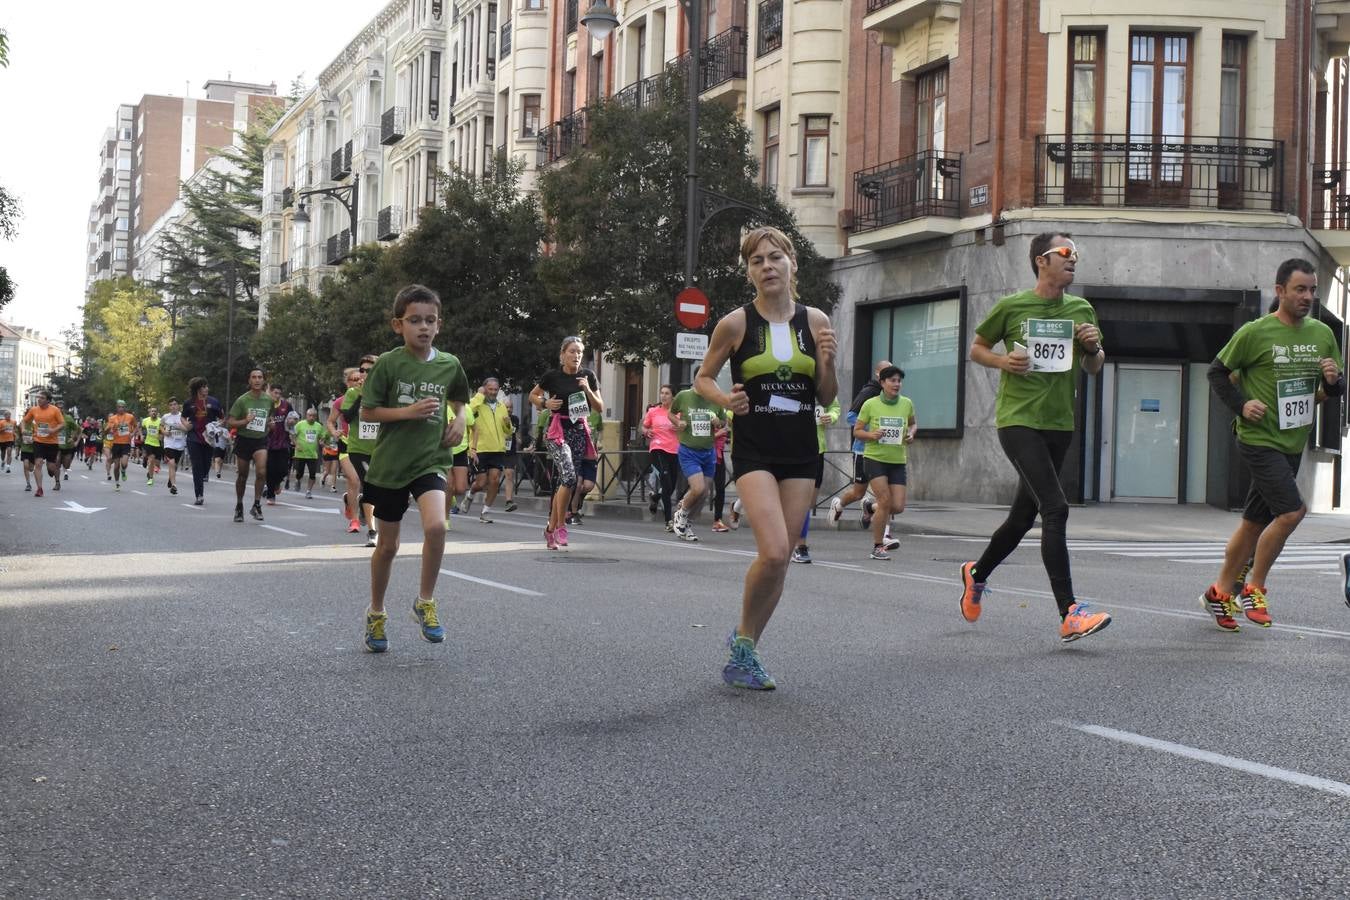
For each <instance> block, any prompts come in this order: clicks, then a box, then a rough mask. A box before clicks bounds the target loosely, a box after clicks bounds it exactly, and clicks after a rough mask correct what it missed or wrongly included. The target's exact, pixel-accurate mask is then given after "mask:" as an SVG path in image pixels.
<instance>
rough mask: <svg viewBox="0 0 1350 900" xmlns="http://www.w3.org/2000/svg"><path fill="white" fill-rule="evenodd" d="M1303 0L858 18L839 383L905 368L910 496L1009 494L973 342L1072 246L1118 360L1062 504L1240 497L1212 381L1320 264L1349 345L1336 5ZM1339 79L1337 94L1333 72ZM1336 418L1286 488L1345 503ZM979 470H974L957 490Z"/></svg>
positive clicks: (885, 5) (892, 3)
mask: <svg viewBox="0 0 1350 900" xmlns="http://www.w3.org/2000/svg"><path fill="white" fill-rule="evenodd" d="M1341 9H1342V5H1341V4H1335V3H1323V2H1311V0H1235V2H1231V3H1226V4H1222V5H1219V4H1204V5H1196V4H1192V5H1185V4H1175V3H1164V2H1160V0H1141V2H1136V3H1132V4H1126V5H1114V6H1112V5H1103V4H1100V3H1094V2H1091V0H1037V2H1030V3H1012V2H1009V0H962V2H953V0H865V2H859V3H857V4H855V5H854V6H853V8H852V13H851V21H850V25H849V29H850V31H849V45H850V47H851V48H852V51H851V53H850V58H849V78H848V82H847V85H848V86H847V104H848V108H847V119H848V123H849V127H848V133H847V139H846V148H847V149H846V157H847V173H848V184H847V187H848V191H847V195H848V203H847V206H846V208H845V209H844V211H843V214H842V222H843V224H845V225H846V226H848V227H847V247H848V251H849V252H848V255H847V256H846V257H845V258H843V259H841V260H839V261H838V262H837V264H836V271H837V275H838V279H839V281H840V283H841V285H842V286H843V289H844V294H843V302H842V304H841V307H840V309H839V311H838V313H837V316H836V328H837V329H838V330H839V332H840V335H841V345H842V347H843V348H845V350H844V354H845V358H844V359H843V360H842V362H843V369H844V371H843V372H842V376H843V378H842V382H843V384H844V385H846V386H852V387H856V386H858V385H860V384H861V383H862V382H863V381H864V380H865V379H866V377H867V371H868V369H869V367H870V365H871V362H872V361H873V360H875V359H879V358H882V357H887V358H890V359H892V360H894V361H896V362H897V363H898V364H899V365H901V366H902V367H904V368H905V370H906V372H907V378H906V381H905V390H906V393H907V394H908V395H910V396H912V397H913V399H914V401H915V406H916V415H917V418H918V420H919V421H920V422H921V423H922V426H921V427H922V429H923V432H924V436H925V437H924V441H923V443H922V445H921V447H920V449H919V450H918V451H917V452H916V453H915V454H914V457H913V459H912V462H911V488H910V489H911V493H912V495H913V496H915V497H916V498H920V499H922V498H934V497H941V498H944V499H953V500H955V499H960V500H968V501H977V502H1004V501H1007V500H1008V499H1009V498H1010V496H1011V493H1012V489H1013V487H1014V484H1015V478H1014V475H1013V472H1012V470H1011V468H1010V467H1009V466H1008V465H1007V463H1006V462H1005V460H1004V458H1003V454H1002V452H1001V451H1000V449H999V446H998V441H997V437H996V433H995V428H994V415H993V404H994V393H995V385H996V373H994V372H992V371H989V370H986V369H983V368H982V367H979V366H977V365H975V364H973V363H971V362H969V361H968V360H967V348H968V347H969V344H970V340H971V337H972V335H973V330H974V327H975V325H977V324H978V323H979V322H980V320H981V319H982V318H983V317H984V316H985V314H986V313H987V312H988V311H989V309H990V308H991V307H992V305H993V304H994V302H995V301H996V300H997V299H998V298H999V297H1000V296H1002V295H1004V294H1008V293H1011V292H1013V291H1016V290H1019V289H1022V288H1025V287H1028V286H1030V285H1031V284H1032V282H1033V280H1034V277H1033V275H1032V269H1031V263H1030V261H1029V258H1028V246H1029V243H1030V241H1031V239H1032V237H1033V236H1034V235H1035V234H1037V233H1039V232H1044V231H1066V232H1071V233H1072V234H1073V235H1074V237H1075V240H1076V241H1077V242H1078V245H1079V247H1080V251H1081V254H1082V257H1081V259H1080V262H1079V264H1078V267H1077V279H1076V283H1075V287H1074V288H1073V291H1074V293H1077V294H1081V295H1082V296H1085V297H1087V298H1088V299H1089V300H1090V301H1091V302H1092V303H1093V304H1094V306H1095V307H1096V310H1097V313H1098V316H1099V318H1100V320H1101V327H1102V331H1103V333H1104V336H1105V343H1106V346H1107V349H1108V352H1109V354H1110V357H1109V359H1110V361H1109V363H1108V365H1107V367H1106V368H1105V369H1104V370H1103V371H1102V372H1101V374H1100V375H1098V376H1086V375H1082V376H1081V381H1080V391H1079V401H1078V402H1079V409H1078V413H1079V420H1080V423H1081V428H1080V430H1079V432H1078V438H1077V440H1076V443H1075V445H1074V447H1073V449H1072V451H1071V453H1070V460H1069V462H1068V463H1067V465H1066V473H1065V477H1066V481H1067V487H1068V490H1069V494H1070V496H1071V498H1073V499H1075V500H1085V501H1111V500H1117V499H1119V500H1145V501H1157V502H1162V503H1183V502H1197V503H1200V502H1203V503H1210V504H1214V505H1218V506H1225V507H1226V506H1233V505H1235V504H1237V503H1239V502H1240V500H1241V496H1242V494H1243V492H1244V491H1245V477H1244V474H1243V473H1242V472H1241V471H1240V467H1239V465H1238V461H1237V459H1236V456H1235V453H1234V449H1233V444H1232V439H1231V434H1230V431H1229V424H1230V421H1231V416H1230V414H1229V413H1228V411H1227V410H1226V409H1224V408H1223V407H1221V406H1220V405H1219V404H1218V403H1217V402H1216V401H1214V400H1213V399H1212V398H1211V395H1210V391H1209V389H1208V385H1207V383H1206V380H1205V370H1206V368H1207V366H1208V364H1209V362H1210V361H1211V360H1212V359H1213V357H1214V355H1215V353H1216V352H1217V351H1218V350H1219V349H1220V348H1221V347H1222V346H1223V344H1224V343H1225V342H1226V341H1227V339H1228V338H1229V337H1230V336H1231V335H1232V333H1233V331H1234V330H1235V329H1236V328H1237V327H1238V326H1239V325H1241V324H1242V323H1243V322H1246V321H1248V320H1250V319H1251V318H1253V317H1255V316H1257V315H1258V314H1260V313H1261V312H1263V311H1264V309H1265V306H1266V305H1267V304H1268V303H1269V302H1270V301H1271V299H1272V298H1273V291H1272V283H1273V281H1274V273H1275V270H1276V267H1277V266H1278V265H1279V263H1280V262H1281V261H1282V260H1284V259H1287V258H1289V257H1294V256H1300V257H1305V258H1307V259H1309V260H1312V261H1313V262H1314V263H1315V264H1316V265H1317V266H1318V268H1319V270H1320V273H1321V274H1320V282H1321V285H1322V296H1323V298H1324V305H1323V306H1322V308H1321V310H1320V315H1321V317H1322V318H1323V320H1324V321H1326V322H1327V323H1328V324H1329V325H1331V327H1332V328H1333V330H1335V331H1336V333H1337V334H1338V335H1342V336H1344V334H1345V329H1344V326H1343V321H1344V319H1345V315H1346V309H1345V286H1344V283H1343V278H1342V270H1341V268H1340V266H1342V265H1345V264H1347V263H1350V241H1347V240H1346V236H1347V234H1348V233H1350V232H1347V226H1348V225H1350V223H1347V219H1346V216H1347V211H1348V210H1350V203H1348V202H1347V201H1346V200H1345V197H1346V196H1347V190H1346V168H1347V167H1346V162H1345V159H1346V134H1347V129H1346V84H1347V83H1346V66H1345V60H1344V59H1343V58H1340V57H1343V56H1344V54H1345V52H1346V43H1345V42H1346V35H1347V34H1350V29H1347V21H1346V20H1347V14H1345V13H1343V12H1341V11H1340V10H1341ZM1329 73H1330V75H1331V79H1330V80H1329V78H1328V75H1329ZM1344 415H1345V414H1344V408H1343V406H1341V407H1339V408H1337V409H1333V410H1329V411H1325V412H1323V413H1321V414H1320V415H1319V421H1318V427H1317V428H1316V429H1315V435H1314V440H1313V441H1312V446H1311V447H1310V448H1309V450H1308V457H1307V461H1306V463H1305V465H1304V468H1303V472H1302V475H1301V482H1302V486H1303V489H1304V491H1305V496H1307V497H1309V498H1310V505H1311V506H1312V508H1313V509H1315V510H1330V509H1337V508H1341V507H1342V506H1343V505H1344V503H1343V498H1342V495H1341V489H1340V481H1341V478H1340V475H1341V472H1340V469H1341V466H1340V456H1339V452H1338V451H1339V447H1340V444H1341V435H1342V434H1343V432H1344V425H1345V420H1344ZM972 472H985V473H990V474H989V477H980V478H972V477H971V474H970V473H972Z"/></svg>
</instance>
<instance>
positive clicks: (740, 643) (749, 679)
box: [722, 631, 778, 691]
mask: <svg viewBox="0 0 1350 900" xmlns="http://www.w3.org/2000/svg"><path fill="white" fill-rule="evenodd" d="M727 646H728V647H729V648H730V649H731V659H730V660H728V661H727V664H726V665H725V666H724V667H723V668H722V680H723V681H725V682H726V683H727V684H729V685H731V686H732V687H738V688H745V689H746V690H750V691H771V690H773V689H774V688H776V687H777V686H778V685H777V684H776V683H775V682H774V680H773V676H772V675H770V674H769V673H768V672H766V671H765V670H764V665H763V664H762V663H761V662H760V661H759V654H758V653H756V652H755V642H754V641H752V640H750V638H748V637H740V636H738V635H737V634H736V632H735V631H733V632H731V634H730V635H729V636H728V637H727Z"/></svg>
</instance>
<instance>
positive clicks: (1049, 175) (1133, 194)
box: [1035, 134, 1290, 213]
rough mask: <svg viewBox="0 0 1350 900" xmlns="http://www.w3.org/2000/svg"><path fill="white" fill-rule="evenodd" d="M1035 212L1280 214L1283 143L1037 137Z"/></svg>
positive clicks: (1195, 138) (1282, 209) (1105, 136)
mask: <svg viewBox="0 0 1350 900" xmlns="http://www.w3.org/2000/svg"><path fill="white" fill-rule="evenodd" d="M1035 176H1036V182H1035V183H1036V197H1035V205H1036V206H1089V207H1095V208H1103V207H1106V208H1120V207H1124V208H1136V209H1137V208H1155V209H1178V210H1206V211H1209V210H1232V211H1245V212H1265V213H1285V212H1289V211H1290V210H1287V209H1286V208H1285V197H1284V142H1283V141H1276V140H1267V139H1260V138H1230V137H1199V136H1192V137H1189V138H1182V139H1175V140H1173V139H1167V138H1153V137H1144V138H1132V137H1131V136H1130V135H1125V134H1081V135H1074V136H1072V137H1069V136H1066V135H1062V134H1042V135H1038V136H1037V137H1036V166H1035Z"/></svg>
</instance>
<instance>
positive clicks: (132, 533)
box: [0, 468, 1350, 898]
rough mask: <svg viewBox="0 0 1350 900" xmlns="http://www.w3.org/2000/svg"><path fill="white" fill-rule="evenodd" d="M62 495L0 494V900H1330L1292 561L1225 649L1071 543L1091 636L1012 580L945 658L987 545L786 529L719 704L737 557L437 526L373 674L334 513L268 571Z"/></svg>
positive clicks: (362, 573)
mask: <svg viewBox="0 0 1350 900" xmlns="http://www.w3.org/2000/svg"><path fill="white" fill-rule="evenodd" d="M81 473H83V474H81ZM89 474H91V473H87V472H85V471H84V470H83V469H82V468H81V469H77V470H76V474H75V475H74V476H73V480H72V481H70V482H68V483H67V484H66V489H65V490H63V491H62V492H61V493H60V494H53V493H51V492H50V490H49V492H48V495H47V496H46V497H44V498H42V499H35V498H33V497H32V496H31V495H29V494H25V493H23V491H22V481H21V478H20V476H19V475H18V474H17V473H16V474H14V475H9V476H5V475H0V567H3V570H4V571H3V573H2V574H0V679H2V681H0V684H3V690H0V725H2V726H3V727H0V808H2V809H3V815H2V816H0V893H2V894H3V895H4V896H5V897H24V898H27V897H59V898H85V897H89V898H95V897H136V898H150V897H175V898H177V897H276V896H286V897H439V896H446V897H479V896H483V897H512V898H520V897H616V896H623V897H745V896H767V897H807V896H824V897H844V896H848V897H857V896H861V897H899V896H905V897H910V896H913V897H1036V898H1042V897H1083V896H1093V897H1160V896H1175V897H1224V898H1231V897H1239V896H1269V897H1343V896H1346V895H1347V894H1350V862H1348V861H1347V860H1350V854H1347V852H1346V846H1347V843H1348V840H1347V839H1350V749H1348V748H1347V741H1346V735H1347V734H1350V711H1348V707H1347V696H1348V695H1350V689H1348V688H1347V684H1346V681H1347V666H1346V660H1347V655H1348V654H1350V610H1347V609H1346V607H1345V606H1344V604H1343V603H1342V601H1341V599H1340V597H1339V596H1338V594H1339V590H1340V588H1339V584H1338V580H1337V578H1336V576H1334V575H1330V574H1328V566H1327V564H1326V563H1325V561H1323V562H1322V563H1321V565H1320V567H1319V566H1312V567H1307V568H1303V567H1299V568H1290V569H1288V570H1284V571H1280V572H1279V573H1278V578H1272V585H1271V602H1272V612H1273V614H1274V616H1275V618H1276V622H1277V624H1276V626H1275V627H1274V628H1272V629H1269V630H1265V629H1260V628H1257V627H1255V626H1252V627H1244V628H1243V629H1242V631H1241V633H1239V634H1225V633H1221V632H1220V631H1218V630H1217V629H1216V628H1214V626H1213V625H1212V623H1211V620H1209V619H1208V618H1207V617H1206V616H1204V615H1203V614H1202V613H1201V611H1200V609H1199V606H1198V604H1197V602H1196V599H1195V598H1196V596H1197V595H1198V593H1199V591H1200V590H1201V589H1202V588H1203V586H1204V584H1205V583H1206V581H1207V579H1209V578H1211V577H1212V568H1211V567H1210V566H1209V565H1208V564H1205V563H1204V562H1203V561H1202V562H1199V563H1197V562H1194V561H1187V560H1184V559H1170V558H1168V554H1166V553H1161V552H1160V553H1158V555H1157V556H1156V557H1150V558H1143V559H1141V558H1138V557H1130V556H1125V555H1121V554H1120V553H1119V552H1116V551H1115V550H1113V549H1112V548H1110V547H1107V546H1106V545H1103V546H1102V548H1101V549H1097V548H1094V547H1093V546H1091V545H1081V544H1078V545H1075V548H1074V563H1075V576H1076V582H1077V585H1078V587H1079V590H1080V592H1081V594H1082V595H1083V596H1085V597H1087V598H1089V599H1092V600H1095V601H1097V602H1099V603H1100V604H1101V605H1102V606H1103V607H1105V608H1107V609H1109V610H1111V611H1112V612H1113V613H1114V614H1115V622H1114V623H1113V624H1112V626H1111V627H1110V628H1109V629H1107V630H1106V631H1104V632H1102V633H1101V634H1099V635H1096V636H1093V637H1091V638H1088V639H1085V640H1082V641H1079V642H1077V643H1076V644H1072V645H1062V644H1061V643H1060V642H1059V640H1058V637H1057V627H1058V621H1057V617H1056V616H1055V614H1054V605H1053V602H1052V600H1051V599H1050V596H1049V594H1048V591H1047V584H1046V579H1045V575H1044V572H1043V571H1042V569H1041V567H1040V559H1039V553H1038V551H1037V549H1036V548H1035V547H1034V546H1033V547H1028V548H1024V549H1021V550H1019V551H1018V552H1017V554H1015V555H1014V556H1013V557H1012V558H1011V559H1010V560H1009V562H1008V563H1007V564H1006V565H1005V566H1004V568H1002V569H1001V570H1000V571H999V572H998V573H997V575H996V578H995V579H994V580H993V583H992V588H993V593H992V595H991V596H990V597H989V599H988V600H987V603H986V611H985V614H984V616H983V618H981V620H980V622H979V623H978V624H977V625H974V626H972V625H968V624H966V623H965V622H964V621H963V620H962V619H961V618H960V615H959V612H958V607H957V581H956V567H957V564H958V563H959V562H961V561H963V560H965V559H968V558H970V557H972V556H974V555H977V554H978V550H979V545H978V543H976V542H973V541H970V540H962V539H957V538H951V537H942V536H912V537H909V536H907V537H906V539H905V544H904V546H903V547H902V548H901V549H900V550H899V551H898V552H897V553H896V558H895V559H894V560H893V561H891V562H889V563H882V562H873V561H870V560H868V559H867V553H868V550H869V549H870V547H869V546H868V544H869V542H868V539H867V538H866V536H865V535H863V534H862V533H861V532H859V531H857V530H856V529H845V530H842V531H839V532H823V533H822V532H820V531H819V530H818V531H817V533H816V534H815V535H814V536H813V539H812V549H813V552H814V554H815V556H816V560H817V562H816V563H814V564H813V565H810V566H794V567H793V568H792V571H791V572H790V576H789V583H788V590H787V592H786V594H785V597H784V601H783V603H782V605H781V606H780V608H779V612H778V615H777V616H776V618H775V619H774V621H773V623H772V625H771V626H770V630H769V632H768V633H767V634H766V636H765V640H764V641H763V643H762V644H761V652H762V655H763V657H764V660H765V663H766V665H767V666H768V668H769V669H770V671H772V672H773V673H774V675H775V677H776V678H777V679H778V681H779V689H778V690H777V691H774V692H771V693H763V694H752V693H746V692H739V691H735V690H733V689H731V688H728V687H725V686H724V685H723V684H722V682H721V680H720V677H719V673H720V669H721V666H722V663H723V661H724V659H725V651H724V649H723V642H724V640H725V637H726V634H727V632H728V631H729V629H730V628H731V627H732V625H733V624H734V622H735V620H736V611H737V608H738V603H739V592H740V583H741V578H742V576H743V573H744V570H745V567H746V565H747V563H748V561H749V554H750V553H751V552H752V547H753V543H752V538H751V535H750V533H749V530H748V529H742V530H740V531H738V532H733V533H731V534H729V535H714V534H711V533H709V532H708V531H707V529H706V527H704V528H702V529H701V530H700V533H701V534H702V538H703V540H702V541H701V542H700V543H699V544H697V545H687V544H682V543H679V542H677V541H675V540H674V539H673V538H672V537H670V536H669V535H666V534H665V532H664V531H663V530H662V529H661V527H660V526H659V525H656V524H653V523H634V522H629V521H624V522H616V521H613V520H610V521H605V520H602V519H598V518H592V519H589V520H588V522H587V524H586V525H585V526H584V527H581V528H576V529H572V548H571V549H570V550H569V551H567V552H549V551H548V550H546V549H545V548H544V546H543V541H542V533H541V530H542V526H543V521H542V519H540V518H539V517H538V516H534V515H526V514H514V515H502V514H498V516H497V522H496V523H495V524H493V525H480V524H479V523H478V522H477V520H476V517H469V518H468V519H466V518H464V517H457V518H456V519H455V522H454V530H453V531H452V532H451V536H450V544H449V546H448V549H447V555H446V559H445V565H444V568H445V569H446V570H447V571H450V572H454V573H456V575H457V576H460V577H449V576H447V577H444V578H443V580H442V582H441V585H440V590H439V596H440V598H441V611H442V620H443V622H444V623H445V625H446V627H447V631H448V634H449V638H448V640H447V642H446V643H445V644H442V645H432V644H427V643H424V642H422V641H421V640H419V639H418V637H417V631H416V627H415V625H414V623H413V622H412V620H411V617H410V614H409V607H410V603H411V597H412V596H413V593H414V591H415V588H416V578H417V562H416V555H417V553H418V551H419V549H420V547H419V543H418V541H419V533H418V526H417V523H416V519H415V518H414V517H413V516H411V515H410V516H409V517H408V518H407V519H406V520H405V523H404V529H405V544H404V547H403V551H402V554H401V556H400V559H399V561H398V562H397V563H396V566H395V573H394V577H393V582H392V585H391V591H390V597H391V600H390V603H391V609H392V610H393V611H394V613H395V615H392V616H391V621H390V628H389V637H390V644H391V647H390V652H388V653H387V654H384V655H383V656H372V655H369V654H365V653H363V652H361V651H360V648H361V643H360V641H361V619H362V613H363V610H364V608H365V606H366V602H367V596H368V593H367V591H368V574H367V572H368V569H367V562H366V560H367V557H368V552H369V551H366V550H365V549H364V548H363V547H362V546H361V543H362V540H361V537H360V536H356V535H347V534H345V533H343V531H342V529H341V527H340V525H341V523H340V518H339V516H338V515H336V514H335V510H336V508H337V503H336V501H335V499H334V498H333V496H332V495H331V494H328V493H323V494H320V495H316V497H315V499H314V500H312V501H307V500H304V499H303V495H299V494H294V493H292V494H287V495H285V501H286V502H287V503H289V504H291V505H290V506H277V507H266V508H265V513H266V523H265V524H266V525H269V526H272V527H273V529H284V530H280V531H278V530H272V529H268V528H263V527H260V526H259V525H258V524H257V523H254V522H251V521H250V522H247V523H245V524H242V525H237V524H234V523H232V522H231V521H230V513H231V508H232V505H233V504H232V500H233V498H232V492H231V490H230V487H229V486H228V484H227V482H214V481H213V482H212V485H211V488H210V490H209V492H208V502H207V505H206V506H205V507H203V508H200V509H198V508H193V507H191V506H190V505H187V504H190V502H191V497H190V494H191V489H190V487H189V488H188V489H187V490H186V491H184V492H183V493H180V494H179V495H178V496H177V497H170V496H169V495H168V492H167V491H166V490H165V489H164V487H163V485H162V484H161V485H157V486H156V487H154V488H147V487H146V486H145V485H144V482H143V481H140V482H137V481H136V480H134V479H133V480H132V481H131V482H129V484H128V486H127V487H126V488H124V490H123V491H122V492H121V493H118V494H114V493H113V491H112V489H111V485H110V484H108V483H106V482H104V481H102V480H100V479H99V478H98V477H94V478H86V477H83V476H84V475H89ZM94 474H96V473H94ZM183 484H190V481H188V480H187V479H184V481H183ZM69 502H74V503H76V504H78V505H80V506H81V507H83V508H86V509H94V508H98V511H97V512H90V513H81V512H75V511H59V508H60V507H66V508H67V509H69V506H68V503H69ZM704 524H705V525H706V522H705V523H704ZM1070 530H1071V532H1072V520H1071V523H1070ZM1219 537H1221V536H1218V535H1216V538H1219ZM473 579H476V580H473ZM1207 754H1208V755H1207Z"/></svg>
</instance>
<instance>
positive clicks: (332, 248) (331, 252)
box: [323, 228, 352, 266]
mask: <svg viewBox="0 0 1350 900" xmlns="http://www.w3.org/2000/svg"><path fill="white" fill-rule="evenodd" d="M351 249H352V232H351V229H350V228H344V229H342V231H340V232H338V233H337V234H335V235H332V236H330V237H329V238H328V240H327V241H326V242H325V243H324V255H323V258H324V260H325V261H327V263H328V265H330V266H336V265H337V264H338V263H340V262H342V261H343V260H344V259H346V258H347V254H348V253H350V252H351Z"/></svg>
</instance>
